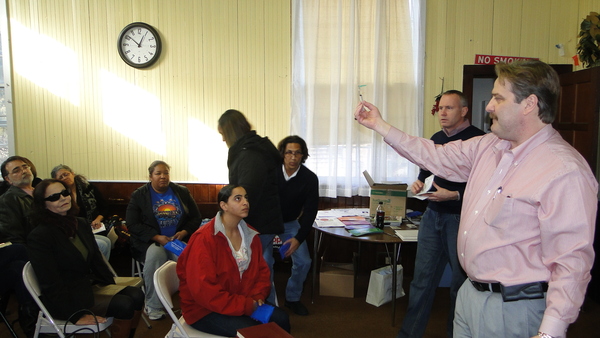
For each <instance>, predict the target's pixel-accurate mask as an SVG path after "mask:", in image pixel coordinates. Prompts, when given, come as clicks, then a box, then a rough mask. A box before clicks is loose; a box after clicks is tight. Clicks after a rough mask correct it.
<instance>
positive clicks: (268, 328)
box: [237, 322, 293, 338]
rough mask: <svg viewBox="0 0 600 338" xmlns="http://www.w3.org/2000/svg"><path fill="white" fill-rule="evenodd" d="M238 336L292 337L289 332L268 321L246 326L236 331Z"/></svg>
mask: <svg viewBox="0 0 600 338" xmlns="http://www.w3.org/2000/svg"><path fill="white" fill-rule="evenodd" d="M237 336H238V337H239V338H293V337H292V335H291V334H289V333H287V332H286V331H285V330H284V329H282V328H281V327H279V325H277V324H275V322H268V323H266V324H260V325H254V326H248V327H245V328H243V329H239V330H238V331H237Z"/></svg>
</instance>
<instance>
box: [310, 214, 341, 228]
mask: <svg viewBox="0 0 600 338" xmlns="http://www.w3.org/2000/svg"><path fill="white" fill-rule="evenodd" d="M315 223H316V224H317V226H318V227H319V228H336V227H338V228H340V227H343V226H344V223H342V221H340V220H339V219H338V218H337V217H319V216H317V219H315Z"/></svg>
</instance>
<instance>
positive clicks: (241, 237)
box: [177, 185, 290, 337]
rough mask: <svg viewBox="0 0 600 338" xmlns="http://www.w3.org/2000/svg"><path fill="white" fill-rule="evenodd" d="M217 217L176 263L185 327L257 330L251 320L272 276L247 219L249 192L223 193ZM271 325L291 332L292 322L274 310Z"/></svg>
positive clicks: (226, 190)
mask: <svg viewBox="0 0 600 338" xmlns="http://www.w3.org/2000/svg"><path fill="white" fill-rule="evenodd" d="M218 199H219V213H218V214H217V215H216V216H215V217H214V218H213V219H212V220H211V221H210V222H209V223H207V224H205V225H204V226H202V227H201V228H200V229H198V230H197V231H196V232H195V233H194V234H193V235H192V237H191V238H190V241H189V242H188V245H187V247H186V248H185V250H184V251H183V253H182V254H181V256H179V260H178V261H177V275H178V276H179V281H180V282H179V296H180V298H181V310H182V313H183V318H184V319H185V321H186V323H188V324H189V325H191V326H193V327H194V328H196V329H198V330H201V331H204V332H207V333H211V334H215V335H221V336H228V337H234V336H236V334H237V330H238V329H240V328H244V327H248V326H252V325H258V324H260V322H258V321H256V320H254V319H252V318H251V317H250V315H251V314H252V313H253V312H254V310H256V308H257V307H258V306H260V305H262V304H263V303H264V300H265V298H266V297H267V296H268V295H269V292H270V291H271V278H270V271H269V267H268V266H267V263H266V262H265V260H264V258H263V256H262V246H261V243H260V239H259V238H258V236H257V235H258V232H257V231H256V230H254V228H252V227H250V226H249V225H247V224H246V222H245V221H244V220H243V218H244V217H246V216H248V210H249V209H250V204H249V203H248V198H247V195H246V190H245V189H244V188H243V187H240V186H234V185H228V186H225V187H223V188H222V189H221V191H219V196H218ZM270 321H272V322H275V323H277V324H278V325H279V326H281V327H282V328H283V329H284V330H286V331H288V332H289V331H290V323H289V317H288V315H287V313H286V312H285V311H283V310H282V309H280V308H278V307H275V309H274V311H273V315H272V316H271V318H270Z"/></svg>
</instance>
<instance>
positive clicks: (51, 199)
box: [44, 189, 71, 202]
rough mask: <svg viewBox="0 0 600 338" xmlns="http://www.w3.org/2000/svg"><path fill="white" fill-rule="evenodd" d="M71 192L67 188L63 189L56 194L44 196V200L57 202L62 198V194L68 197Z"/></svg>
mask: <svg viewBox="0 0 600 338" xmlns="http://www.w3.org/2000/svg"><path fill="white" fill-rule="evenodd" d="M70 195H71V193H70V192H68V191H67V189H65V190H63V191H61V192H57V193H56V194H52V195H50V196H48V197H46V198H44V201H48V202H56V201H58V200H59V199H60V196H62V197H67V196H70Z"/></svg>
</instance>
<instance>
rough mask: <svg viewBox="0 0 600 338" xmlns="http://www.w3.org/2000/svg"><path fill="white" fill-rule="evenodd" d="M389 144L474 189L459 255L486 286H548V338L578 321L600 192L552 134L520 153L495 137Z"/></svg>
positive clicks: (396, 136) (400, 139)
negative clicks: (534, 283) (495, 283)
mask: <svg viewBox="0 0 600 338" xmlns="http://www.w3.org/2000/svg"><path fill="white" fill-rule="evenodd" d="M384 140H385V142H387V143H388V144H389V145H390V146H392V147H393V148H394V149H395V150H396V151H397V152H398V153H399V154H400V155H401V156H403V157H406V158H407V159H408V160H410V161H411V162H413V163H415V164H417V165H418V166H420V167H423V168H427V169H428V170H429V171H431V172H432V173H433V174H435V175H436V176H440V177H443V178H445V179H447V180H450V181H455V182H465V181H468V182H467V187H466V190H465V196H464V202H463V207H462V214H461V222H460V228H459V236H458V245H457V252H458V255H459V259H460V262H461V265H462V266H463V268H464V270H465V271H466V273H467V275H468V276H469V277H470V278H471V279H473V280H475V281H479V282H500V283H502V284H504V285H516V284H523V283H529V282H537V281H547V282H548V283H549V287H548V293H547V296H546V311H545V313H544V317H543V319H542V324H541V326H540V331H542V332H546V333H548V334H550V335H552V336H563V335H564V334H565V331H566V329H567V327H568V325H569V324H570V323H572V322H574V321H575V319H577V315H578V313H579V308H580V306H581V304H582V303H583V299H584V296H585V291H586V287H587V284H588V283H589V281H590V269H591V267H592V264H593V262H594V250H593V247H592V244H593V239H594V227H595V219H596V211H597V207H598V198H597V193H598V182H597V181H596V179H595V177H594V175H593V174H592V172H591V170H590V168H589V165H588V164H587V162H586V161H585V159H584V158H583V157H582V156H581V155H580V154H579V153H578V152H577V151H576V150H575V149H574V148H573V147H571V146H570V145H569V144H568V143H567V142H565V141H564V140H563V138H562V137H561V136H560V134H559V133H558V132H557V131H556V130H554V129H553V128H552V126H551V125H548V126H546V127H544V128H543V129H542V130H540V131H539V132H538V133H537V134H535V135H534V136H532V137H531V138H529V139H528V140H527V141H525V142H524V143H522V144H521V145H519V146H518V147H516V148H514V149H510V143H509V142H508V141H505V140H501V139H499V138H498V137H496V136H495V135H494V134H487V135H484V136H481V137H474V138H471V139H469V140H466V141H460V140H459V141H455V142H449V143H446V144H445V145H443V146H435V145H434V144H433V142H431V141H430V140H426V139H423V138H418V137H413V136H409V135H407V134H405V133H403V132H401V131H400V130H398V129H396V128H393V127H392V129H391V130H390V131H389V133H388V134H387V135H386V137H385V139H384Z"/></svg>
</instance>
